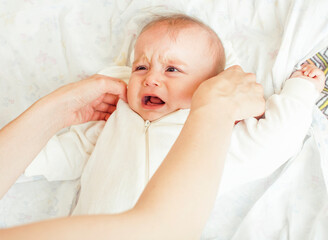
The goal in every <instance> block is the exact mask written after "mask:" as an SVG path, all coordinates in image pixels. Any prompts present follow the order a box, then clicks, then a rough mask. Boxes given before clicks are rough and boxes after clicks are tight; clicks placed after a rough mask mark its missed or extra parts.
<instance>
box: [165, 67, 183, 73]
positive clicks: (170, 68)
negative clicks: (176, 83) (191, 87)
mask: <svg viewBox="0 0 328 240" xmlns="http://www.w3.org/2000/svg"><path fill="white" fill-rule="evenodd" d="M166 71H167V72H180V71H179V69H177V68H175V67H168V68H167V69H166Z"/></svg>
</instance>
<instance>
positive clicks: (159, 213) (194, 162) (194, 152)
mask: <svg viewBox="0 0 328 240" xmlns="http://www.w3.org/2000/svg"><path fill="white" fill-rule="evenodd" d="M219 109H222V108H220V107H218V111H219ZM233 125H234V121H233V119H229V118H228V117H227V116H220V114H217V113H216V114H213V115H211V114H209V112H208V111H207V110H206V109H202V110H199V111H196V112H191V114H190V116H189V118H188V120H187V122H186V124H185V126H184V128H183V130H182V132H181V134H180V136H179V138H178V139H177V141H176V143H175V144H174V146H173V147H172V149H171V151H170V152H169V153H168V155H167V157H166V158H165V161H164V162H163V164H162V165H161V166H160V168H159V169H158V171H157V172H156V173H155V175H154V176H153V178H152V180H151V181H150V182H149V184H148V185H147V187H146V189H145V191H144V193H143V194H142V196H141V197H140V199H139V201H138V203H137V205H136V207H135V209H134V210H135V211H143V212H144V214H145V216H144V219H147V220H148V224H149V225H150V226H149V229H153V232H154V233H157V234H158V232H160V230H162V233H161V234H160V235H154V236H152V237H150V238H149V239H155V238H156V239H159V238H158V236H161V238H160V239H172V236H175V238H173V239H199V234H201V231H202V229H203V227H204V224H205V222H206V219H207V218H208V216H209V214H210V211H211V209H212V206H213V203H214V201H215V197H216V193H217V191H216V190H218V187H219V179H220V177H221V172H222V169H223V164H224V160H225V157H226V154H227V151H228V148H229V142H230V135H231V131H232V128H233ZM159 206H160V207H159ZM154 216H155V217H154ZM195 216H197V217H195ZM186 222H188V224H186ZM144 223H145V222H144ZM164 226H165V227H164ZM186 228H187V229H186ZM165 229H166V230H165ZM173 232H175V233H174V234H172V233H173ZM186 233H189V236H187V235H186ZM140 239H145V238H140Z"/></svg>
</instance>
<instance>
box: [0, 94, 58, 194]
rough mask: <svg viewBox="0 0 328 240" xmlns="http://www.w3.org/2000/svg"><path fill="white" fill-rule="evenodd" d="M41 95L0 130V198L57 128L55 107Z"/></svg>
mask: <svg viewBox="0 0 328 240" xmlns="http://www.w3.org/2000/svg"><path fill="white" fill-rule="evenodd" d="M52 106H53V104H52V103H51V101H48V99H46V100H45V99H41V100H40V101H38V102H36V103H35V104H33V105H32V106H31V107H30V108H29V109H27V110H26V111H25V112H24V113H23V114H22V115H20V116H19V117H18V118H16V119H15V120H14V121H12V122H11V123H9V124H8V125H7V126H5V127H4V128H3V129H1V130H0V182H1V184H0V198H1V197H2V196H3V195H4V194H5V193H6V191H7V190H8V188H9V187H10V186H11V185H12V184H13V183H14V182H15V180H16V179H17V178H18V177H19V175H20V174H21V173H22V172H23V171H24V169H25V168H26V167H27V166H28V165H29V164H30V163H31V161H32V160H33V159H34V158H35V157H36V155H37V154H38V153H39V152H40V150H41V149H42V147H43V146H44V145H45V144H46V143H47V141H48V140H49V138H50V137H51V136H53V135H54V134H55V133H56V132H57V131H58V130H60V128H61V126H60V123H59V122H57V121H56V118H55V117H54V116H56V114H55V108H54V107H52Z"/></svg>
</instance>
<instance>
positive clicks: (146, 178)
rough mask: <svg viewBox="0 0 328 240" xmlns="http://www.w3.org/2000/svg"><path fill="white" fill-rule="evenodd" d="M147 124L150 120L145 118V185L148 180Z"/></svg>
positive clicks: (148, 124)
mask: <svg viewBox="0 0 328 240" xmlns="http://www.w3.org/2000/svg"><path fill="white" fill-rule="evenodd" d="M149 126H150V121H149V120H146V121H145V141H146V162H145V164H146V166H145V186H146V185H147V183H148V181H149V134H148V129H149Z"/></svg>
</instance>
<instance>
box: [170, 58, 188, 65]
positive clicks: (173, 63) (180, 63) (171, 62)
mask: <svg viewBox="0 0 328 240" xmlns="http://www.w3.org/2000/svg"><path fill="white" fill-rule="evenodd" d="M166 63H167V64H168V65H179V66H186V65H187V64H186V63H185V62H183V61H181V60H179V59H166Z"/></svg>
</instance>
